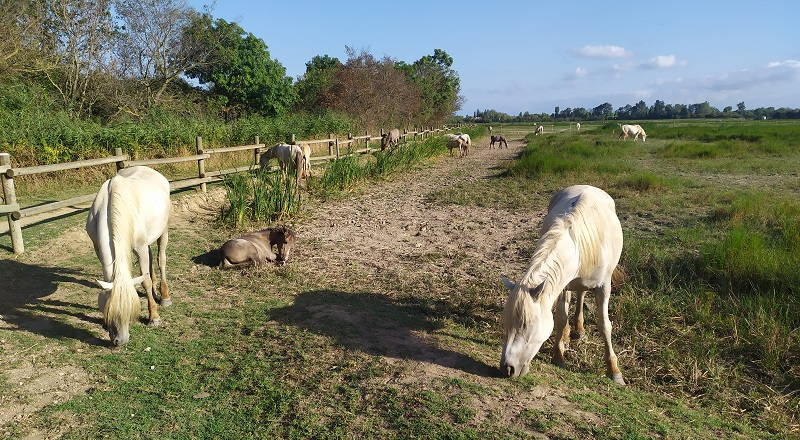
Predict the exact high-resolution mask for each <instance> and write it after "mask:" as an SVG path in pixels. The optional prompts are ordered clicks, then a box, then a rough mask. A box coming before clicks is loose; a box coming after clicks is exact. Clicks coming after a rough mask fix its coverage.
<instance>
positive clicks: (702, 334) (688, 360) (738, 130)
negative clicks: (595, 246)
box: [429, 122, 800, 438]
mask: <svg viewBox="0 0 800 440" xmlns="http://www.w3.org/2000/svg"><path fill="white" fill-rule="evenodd" d="M643 125H646V129H647V130H648V140H647V142H646V143H641V142H638V143H636V144H633V143H632V142H622V141H617V140H616V139H615V137H613V135H612V133H613V131H614V129H615V128H616V123H609V124H607V125H606V126H605V127H604V128H602V129H600V130H597V131H594V132H589V133H581V134H580V135H579V136H578V135H563V134H562V135H556V136H530V137H529V138H528V141H529V144H528V147H527V148H526V150H525V151H524V152H523V154H522V155H521V157H520V159H519V160H518V161H516V162H515V163H513V164H511V165H509V167H508V171H507V172H506V173H502V174H501V175H500V176H498V177H497V178H496V179H494V180H493V181H490V182H481V183H480V184H474V183H467V184H462V185H458V186H456V187H455V188H450V189H448V190H443V191H437V192H434V193H432V194H431V195H429V200H430V201H432V202H438V203H457V204H471V205H478V206H502V207H505V208H507V209H535V208H536V207H539V208H541V207H545V206H547V201H548V198H549V196H550V195H551V194H552V193H553V192H555V191H557V190H558V189H561V188H563V187H565V186H568V185H570V184H578V183H582V184H592V185H595V186H599V187H601V188H604V189H606V190H607V191H608V192H609V193H610V194H611V195H612V196H613V197H614V198H615V199H616V201H617V211H618V214H619V216H620V217H621V221H622V224H623V230H624V233H625V241H626V242H625V248H624V251H623V258H622V264H623V265H624V266H625V268H626V271H627V272H628V275H629V276H630V279H629V281H628V283H627V284H626V285H625V286H624V287H623V289H622V291H621V292H620V293H618V294H617V295H616V296H615V297H614V298H613V299H612V308H613V309H614V311H613V312H612V315H613V316H614V317H615V318H612V319H614V326H615V328H614V332H615V337H616V338H618V339H620V342H621V345H622V346H626V347H631V346H635V347H636V356H634V357H633V358H632V359H631V360H630V362H629V363H628V365H626V366H625V368H624V370H625V372H626V373H625V374H626V375H627V377H628V378H631V381H633V382H635V383H636V384H637V386H639V387H642V388H644V389H647V390H650V391H653V392H658V391H659V390H661V391H664V390H672V391H671V392H674V393H679V394H682V395H685V396H691V397H692V398H693V399H696V400H697V401H699V402H703V404H704V405H708V406H710V407H715V408H718V409H719V410H721V411H741V412H745V413H746V414H749V416H750V417H752V419H753V420H757V421H758V422H759V423H761V424H763V426H765V427H768V429H770V430H772V431H773V432H780V431H781V426H786V425H787V424H791V425H793V426H797V424H798V423H799V422H800V403H799V402H800V401H799V400H798V399H797V398H796V397H794V396H795V394H796V390H798V389H800V368H799V367H798V365H800V319H798V318H797V317H798V316H800V276H798V272H797V268H798V267H800V257H798V255H800V235H799V234H800V204H798V202H797V200H798V199H797V197H798V196H800V192H798V191H797V189H796V186H792V185H789V184H788V182H791V181H792V179H796V177H792V176H791V175H790V174H789V173H790V170H796V169H797V167H798V166H800V155H798V154H797V151H798V146H797V144H796V142H797V139H798V137H797V135H798V133H800V131H799V130H798V127H800V125H798V124H785V123H775V124H772V125H770V124H762V123H756V122H751V123H730V124H725V125H723V126H722V127H720V128H719V129H715V128H714V126H712V127H711V128H709V127H708V125H678V126H676V127H671V126H668V123H663V124H662V123H649V124H643ZM709 132H710V133H709ZM660 135H664V137H667V138H668V140H663V139H662V138H659V136H660ZM670 139H679V140H670ZM723 160H725V161H729V160H730V161H732V165H731V167H730V168H722V167H720V166H719V165H720V164H721V163H722V162H721V161H723ZM754 164H758V165H757V166H755V165H754ZM687 169H688V170H691V171H690V172H686V170H687ZM707 170H713V171H714V173H720V174H716V175H714V176H713V177H710V178H709V177H708V176H707V175H706V172H707ZM677 172H679V173H680V174H681V175H680V176H676V174H677ZM795 172H796V171H795ZM728 173H736V174H728ZM743 173H749V174H745V175H747V176H748V177H747V178H746V179H741V178H738V176H740V175H742V174H743ZM766 178H769V179H770V180H769V181H768V182H770V183H771V184H772V185H774V187H775V189H774V190H769V189H767V188H768V187H769V185H767V186H766V187H765V185H764V184H762V182H763V181H764V180H762V179H766ZM793 188H794V189H793ZM579 358H580V359H581V363H585V364H584V366H585V367H586V368H602V365H600V363H599V361H598V360H597V359H594V358H591V356H590V355H589V354H587V357H586V358H585V359H584V358H583V353H580V354H579ZM661 435H666V434H661ZM673 435H675V434H673ZM644 437H645V438H646V437H648V435H644ZM639 438H642V437H641V436H639Z"/></svg>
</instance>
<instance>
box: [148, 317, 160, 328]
mask: <svg viewBox="0 0 800 440" xmlns="http://www.w3.org/2000/svg"><path fill="white" fill-rule="evenodd" d="M147 326H148V327H151V328H156V327H160V326H161V318H156V319H151V320H150V321H147Z"/></svg>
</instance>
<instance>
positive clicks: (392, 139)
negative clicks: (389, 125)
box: [381, 128, 400, 151]
mask: <svg viewBox="0 0 800 440" xmlns="http://www.w3.org/2000/svg"><path fill="white" fill-rule="evenodd" d="M399 142H400V130H398V129H396V128H393V129H392V130H390V131H389V132H388V133H384V134H382V135H381V151H383V150H385V149H387V148H394V147H396V146H397V144H398V143H399Z"/></svg>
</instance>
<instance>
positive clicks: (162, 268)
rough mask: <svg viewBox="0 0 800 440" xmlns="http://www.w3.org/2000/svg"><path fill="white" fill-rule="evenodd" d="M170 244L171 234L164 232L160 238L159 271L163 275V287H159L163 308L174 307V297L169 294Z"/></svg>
mask: <svg viewBox="0 0 800 440" xmlns="http://www.w3.org/2000/svg"><path fill="white" fill-rule="evenodd" d="M168 242H169V232H167V231H164V233H163V234H161V237H158V271H159V272H160V274H159V275H161V285H160V286H159V289H158V291H159V293H160V294H161V306H162V307H169V306H171V305H172V297H171V296H170V294H169V285H168V284H167V243H168Z"/></svg>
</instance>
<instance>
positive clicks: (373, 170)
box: [309, 128, 484, 198]
mask: <svg viewBox="0 0 800 440" xmlns="http://www.w3.org/2000/svg"><path fill="white" fill-rule="evenodd" d="M483 130H484V129H483V128H472V129H467V130H466V131H465V132H466V133H468V134H470V136H472V137H474V138H477V137H478V136H480V135H481V133H482V132H483ZM446 151H447V146H446V141H445V139H444V137H442V136H434V137H430V138H428V139H425V140H423V141H407V142H403V143H401V144H400V146H398V147H397V148H394V149H392V150H386V151H376V152H374V153H372V154H371V155H369V156H357V155H353V156H345V157H343V158H341V159H338V160H334V161H331V162H330V163H328V164H327V165H326V166H325V171H324V172H323V173H322V175H321V176H319V177H314V178H312V179H311V180H310V182H309V191H310V192H311V194H313V195H315V196H318V197H321V198H328V197H331V196H335V195H340V194H342V193H343V192H345V191H347V190H349V189H351V188H353V187H355V186H357V185H359V184H361V183H363V182H365V181H369V180H376V179H381V178H385V177H387V176H390V175H392V174H394V173H398V172H403V171H406V170H409V169H411V168H413V167H415V166H417V165H419V164H421V163H422V162H424V161H425V160H427V159H429V158H432V157H434V156H437V155H441V154H443V153H444V152H446Z"/></svg>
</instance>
